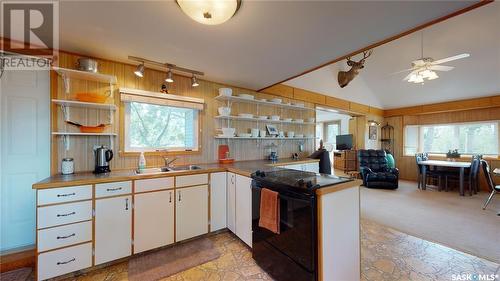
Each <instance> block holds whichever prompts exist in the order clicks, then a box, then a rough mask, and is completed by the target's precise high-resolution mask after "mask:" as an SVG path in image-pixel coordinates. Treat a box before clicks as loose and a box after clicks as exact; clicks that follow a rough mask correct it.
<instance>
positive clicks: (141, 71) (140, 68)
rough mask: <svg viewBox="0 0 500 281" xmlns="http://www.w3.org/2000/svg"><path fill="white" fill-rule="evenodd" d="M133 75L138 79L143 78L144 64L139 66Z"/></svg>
mask: <svg viewBox="0 0 500 281" xmlns="http://www.w3.org/2000/svg"><path fill="white" fill-rule="evenodd" d="M134 74H135V75H136V76H138V77H141V78H142V77H144V62H143V63H141V64H139V65H138V66H137V68H136V69H135V71H134Z"/></svg>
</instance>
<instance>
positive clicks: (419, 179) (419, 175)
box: [415, 153, 442, 191]
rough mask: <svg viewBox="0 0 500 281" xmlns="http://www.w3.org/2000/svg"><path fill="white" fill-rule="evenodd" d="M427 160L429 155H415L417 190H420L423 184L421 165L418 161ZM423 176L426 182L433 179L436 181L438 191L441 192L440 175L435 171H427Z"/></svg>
mask: <svg viewBox="0 0 500 281" xmlns="http://www.w3.org/2000/svg"><path fill="white" fill-rule="evenodd" d="M425 160H429V155H428V154H427V153H416V154H415V162H416V164H417V188H418V189H421V186H422V184H423V179H424V175H423V173H422V165H421V164H420V161H425ZM425 176H426V178H427V180H429V179H434V180H437V182H438V184H437V185H438V191H441V180H442V175H441V174H440V173H439V172H438V171H436V170H435V169H433V170H431V169H427V170H426V171H425Z"/></svg>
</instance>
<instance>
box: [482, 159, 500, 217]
mask: <svg viewBox="0 0 500 281" xmlns="http://www.w3.org/2000/svg"><path fill="white" fill-rule="evenodd" d="M481 166H482V167H483V172H484V176H485V177H486V183H487V184H488V187H489V188H490V190H491V193H490V195H489V196H488V199H486V202H484V204H483V210H484V209H486V207H487V206H488V204H490V202H491V199H492V198H493V196H494V195H495V194H497V193H498V192H500V186H499V185H495V183H494V182H493V178H492V177H491V173H490V167H489V165H488V162H486V161H485V160H481Z"/></svg>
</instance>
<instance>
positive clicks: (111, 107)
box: [52, 99, 116, 110]
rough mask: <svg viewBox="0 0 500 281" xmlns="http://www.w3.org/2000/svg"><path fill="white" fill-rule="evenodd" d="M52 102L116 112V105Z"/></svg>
mask: <svg viewBox="0 0 500 281" xmlns="http://www.w3.org/2000/svg"><path fill="white" fill-rule="evenodd" d="M52 102H53V103H55V104H58V105H63V106H71V107H83V108H94V109H106V110H116V105H114V104H109V103H93V102H83V101H73V100H58V99H53V100H52Z"/></svg>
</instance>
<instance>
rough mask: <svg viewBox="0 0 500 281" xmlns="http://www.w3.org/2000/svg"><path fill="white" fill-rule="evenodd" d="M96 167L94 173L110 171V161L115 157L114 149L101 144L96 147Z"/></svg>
mask: <svg viewBox="0 0 500 281" xmlns="http://www.w3.org/2000/svg"><path fill="white" fill-rule="evenodd" d="M94 157H95V169H94V174H102V173H109V172H111V170H110V169H109V161H111V159H113V150H111V149H109V148H108V147H107V146H104V145H101V146H97V147H94Z"/></svg>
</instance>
